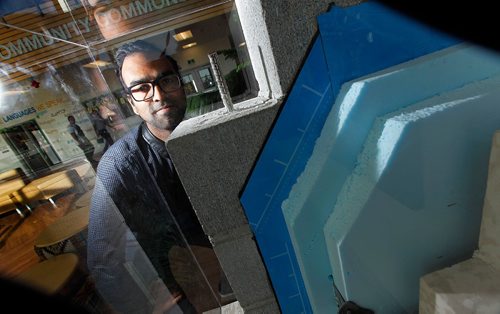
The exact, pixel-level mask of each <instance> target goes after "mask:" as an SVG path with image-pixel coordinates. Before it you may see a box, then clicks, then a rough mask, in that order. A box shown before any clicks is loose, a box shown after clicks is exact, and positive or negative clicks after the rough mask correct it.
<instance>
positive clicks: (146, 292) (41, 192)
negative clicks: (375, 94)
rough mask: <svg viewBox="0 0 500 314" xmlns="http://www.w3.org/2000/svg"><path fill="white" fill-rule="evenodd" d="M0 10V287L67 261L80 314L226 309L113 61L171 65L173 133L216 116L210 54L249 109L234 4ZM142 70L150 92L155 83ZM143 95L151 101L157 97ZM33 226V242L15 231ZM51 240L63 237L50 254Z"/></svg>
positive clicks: (20, 5)
mask: <svg viewBox="0 0 500 314" xmlns="http://www.w3.org/2000/svg"><path fill="white" fill-rule="evenodd" d="M0 11H1V14H2V16H3V19H2V21H0V69H1V71H2V73H1V75H0V101H1V104H2V106H0V152H1V155H0V156H1V157H0V178H6V179H0V193H2V194H0V201H2V200H3V201H4V202H5V204H4V205H0V226H2V227H1V228H2V229H0V234H2V235H3V237H2V239H1V240H2V241H4V242H2V243H5V245H4V247H3V251H2V252H1V254H2V256H6V257H8V258H2V262H0V275H2V276H4V277H8V278H14V277H16V278H17V277H18V276H21V277H23V276H26V277H27V278H28V279H27V280H28V281H29V280H33V278H30V276H31V273H30V270H32V269H37V267H43V266H44V265H46V263H45V262H46V261H50V262H56V263H68V265H69V266H68V267H70V266H71V265H72V264H71V263H72V261H73V257H72V256H71V255H70V256H69V257H68V255H64V254H67V253H74V254H76V257H77V260H78V263H79V264H80V265H82V266H83V271H84V278H85V280H86V283H87V284H86V285H85V287H86V289H88V290H81V289H76V290H78V291H76V290H75V291H73V290H71V289H69V290H68V291H70V290H71V291H73V292H72V293H70V294H68V295H67V296H68V297H69V298H72V299H73V300H74V301H76V303H77V304H80V305H83V306H85V307H90V308H91V309H92V310H96V311H105V310H106V309H110V308H111V309H115V310H119V311H124V312H129V311H134V310H141V311H144V312H153V311H154V310H158V309H159V308H162V307H165V308H164V310H165V309H166V308H168V306H169V304H171V305H170V306H171V307H172V308H176V309H178V310H180V311H182V312H189V310H190V309H191V310H192V309H194V310H195V311H196V312H203V311H206V310H210V309H216V308H218V307H219V306H220V304H223V303H225V302H229V300H232V298H231V297H230V298H229V299H227V298H226V299H223V298H222V297H221V295H227V294H228V292H229V295H230V294H231V289H230V288H229V289H222V290H221V288H220V285H222V287H224V286H227V285H228V283H227V280H226V279H225V276H224V274H223V272H222V270H221V267H220V266H219V263H218V260H217V258H216V256H215V254H214V252H213V250H212V248H211V245H210V242H209V241H208V239H207V238H206V236H205V234H204V232H203V230H202V229H201V226H200V225H199V223H198V220H197V218H196V215H195V214H194V211H193V209H192V207H191V205H190V204H189V201H188V200H187V197H186V196H185V193H184V191H183V188H182V185H180V182H179V179H178V176H177V174H176V172H175V169H173V168H172V167H171V164H170V163H171V162H170V159H169V157H168V154H167V155H165V152H164V151H163V150H161V149H159V150H157V149H156V147H164V145H163V143H162V142H161V141H162V140H163V138H162V139H159V137H161V136H160V135H158V133H155V132H154V131H151V134H152V135H151V136H152V137H151V138H148V139H146V138H145V136H146V135H144V134H143V132H147V131H145V130H150V128H151V129H154V128H156V126H154V125H153V124H147V125H146V124H145V123H144V120H146V121H148V120H147V119H146V116H145V114H147V112H146V111H144V110H143V109H144V107H142V106H141V104H140V103H134V102H133V101H131V99H130V97H129V95H128V94H127V87H129V86H130V83H131V80H128V79H127V80H125V81H124V77H123V76H119V75H117V70H124V69H121V68H119V67H118V62H117V58H116V52H117V50H118V49H119V48H120V47H121V46H123V45H124V44H126V43H130V42H133V41H136V40H142V41H144V42H146V43H147V44H148V45H152V46H153V47H154V48H156V49H157V50H159V51H164V52H165V53H166V54H167V55H169V56H171V57H172V58H173V60H175V61H176V64H177V66H178V69H174V72H177V75H178V76H179V77H180V78H181V80H182V82H183V89H182V88H181V89H180V90H184V91H185V94H186V96H185V99H184V100H183V101H184V102H185V103H186V107H187V111H186V114H185V115H184V116H182V115H180V118H181V120H182V119H189V118H190V117H193V116H196V115H199V114H202V113H205V112H207V111H211V110H215V109H218V108H221V107H222V103H221V102H220V96H219V93H218V90H217V88H216V86H215V82H214V78H213V76H212V75H211V71H210V69H209V67H210V65H209V61H208V57H207V55H208V54H209V53H211V52H213V51H220V53H221V56H222V55H223V54H224V51H227V50H233V51H234V52H235V54H232V55H231V56H230V57H228V58H225V57H221V63H222V64H221V65H222V68H223V74H224V75H225V76H226V78H228V77H229V76H231V75H232V74H231V73H233V72H234V71H240V72H241V73H243V72H244V73H245V74H243V76H242V77H241V80H240V82H239V83H238V84H239V86H244V88H243V89H240V90H239V92H238V93H237V94H234V96H235V97H237V98H236V100H238V99H241V100H242V99H246V98H250V97H254V96H255V95H256V92H257V88H256V86H257V85H256V83H255V79H254V78H253V74H252V69H251V65H250V63H249V59H248V54H247V53H246V51H244V50H241V49H240V47H239V46H238V45H239V44H240V43H241V42H244V38H243V35H242V32H241V27H240V25H239V20H238V15H237V12H236V10H235V9H234V3H233V2H232V1H194V0H186V1H181V0H165V1H163V0H161V1H149V0H140V1H96V0H85V1H83V0H82V1H79V0H60V1H59V0H58V1H44V0H40V1H34V2H33V1H2V3H1V4H0ZM158 55H159V54H158ZM136 70H137V69H136ZM149 70H151V72H150V73H149V74H148V80H150V81H151V82H153V83H155V82H156V81H155V80H156V79H157V78H158V77H160V76H161V75H163V73H160V72H161V71H160V72H155V71H154V70H155V69H151V68H150V69H149ZM127 73H129V74H130V72H127ZM134 73H135V74H137V73H138V72H137V71H135V72H134ZM135 74H133V75H135ZM134 79H135V78H134ZM228 83H229V84H230V85H231V84H233V83H231V79H230V78H229V79H228ZM155 87H156V88H155V89H154V90H155V95H154V96H153V97H159V95H161V97H163V96H164V95H163V92H162V91H161V90H160V89H159V88H158V86H155ZM174 92H175V93H177V92H178V93H181V92H180V91H174ZM168 111H169V110H167V109H165V108H157V109H156V110H155V113H154V114H156V112H163V113H164V112H168ZM154 114H152V115H154ZM160 133H161V132H160ZM158 136H159V137H158ZM130 138H134V139H135V140H136V142H135V144H134V145H135V146H134V145H132V144H130V143H129V142H127V141H128V140H129V139H130ZM149 140H152V141H156V140H158V141H159V142H149ZM118 142H119V143H118ZM124 143H128V144H127V145H128V146H127V145H125V144H124ZM155 143H156V144H158V143H160V145H159V146H155V145H156V144H155ZM131 145H132V146H133V148H131V147H132V146H131ZM139 147H140V148H139ZM144 148H145V149H144ZM122 149H129V150H127V151H123V150H122ZM126 156H127V157H126ZM132 156H133V157H132ZM125 157H126V158H125ZM127 158H128V159H127ZM130 158H131V159H130ZM125 159H126V160H125ZM167 170H168V171H167ZM137 174H140V175H139V176H137V177H136V175H137ZM158 174H162V175H158ZM118 181H119V182H118ZM1 197H3V199H2V198H1ZM0 204H3V203H1V202H0ZM145 213H147V214H145ZM34 221H36V222H37V224H36V225H35V226H36V228H35V229H36V230H32V229H30V230H27V229H26V228H27V227H28V226H31V225H32V223H33V222H34ZM82 224H83V225H82ZM3 226H5V229H3V228H4V227H3ZM74 226H77V227H74ZM54 230H70V231H68V232H69V233H66V234H64V235H60V233H57V232H56V234H57V235H58V236H60V237H59V238H58V239H56V240H57V241H54V242H51V241H52V240H51V239H50V236H48V234H49V235H51V234H53V233H52V232H53V231H54ZM27 232H29V236H27V235H26V233H27ZM19 243H23V245H22V248H20V247H19V246H18V245H16V244H19ZM54 243H57V245H56V244H54ZM34 247H36V250H34V249H33V248H34ZM63 253H64V254H63ZM60 256H64V257H62V258H59V257H60ZM55 257H58V258H57V259H54V258H55ZM21 260H22V262H20V261H21ZM40 264H41V266H40ZM23 278H24V279H25V280H26V278H25V277H23ZM42 282H47V281H46V280H45V281H43V280H42ZM80 287H81V286H80ZM45 288H46V287H45ZM178 293H180V296H181V298H180V299H177V296H178ZM176 302H177V303H176Z"/></svg>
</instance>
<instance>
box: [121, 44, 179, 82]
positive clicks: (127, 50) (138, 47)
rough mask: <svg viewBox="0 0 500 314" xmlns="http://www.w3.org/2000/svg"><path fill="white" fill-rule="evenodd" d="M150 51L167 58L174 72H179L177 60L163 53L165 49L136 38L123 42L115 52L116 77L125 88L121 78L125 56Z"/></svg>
mask: <svg viewBox="0 0 500 314" xmlns="http://www.w3.org/2000/svg"><path fill="white" fill-rule="evenodd" d="M150 52H157V53H158V57H159V58H165V59H167V60H168V61H169V62H170V63H171V64H172V66H173V67H174V71H175V73H177V74H179V65H178V64H177V61H175V60H174V58H172V57H171V56H169V55H167V54H166V53H165V50H163V51H162V50H160V49H158V48H157V47H156V46H155V45H153V44H150V43H148V42H146V41H144V40H136V41H134V42H130V43H126V44H124V45H123V46H121V47H120V48H118V50H117V51H116V53H115V61H116V64H117V65H118V68H117V69H116V75H118V78H119V79H120V82H121V83H122V86H123V87H124V88H125V89H126V88H127V86H126V85H125V83H124V82H123V79H122V66H123V61H124V60H125V58H126V57H127V56H129V55H131V54H134V53H150Z"/></svg>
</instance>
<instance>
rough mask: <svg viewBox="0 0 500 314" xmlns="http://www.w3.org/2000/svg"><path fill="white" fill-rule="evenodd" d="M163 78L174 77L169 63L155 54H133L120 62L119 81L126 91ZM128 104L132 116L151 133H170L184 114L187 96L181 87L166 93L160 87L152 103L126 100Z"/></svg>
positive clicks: (131, 99)
mask: <svg viewBox="0 0 500 314" xmlns="http://www.w3.org/2000/svg"><path fill="white" fill-rule="evenodd" d="M166 74H177V73H175V69H174V67H173V65H172V64H171V63H170V61H169V60H167V59H166V58H164V57H159V56H158V54H157V53H154V54H148V53H142V52H141V53H134V54H131V55H129V56H127V57H126V58H125V60H124V61H123V65H122V79H123V82H124V83H125V85H126V86H127V87H130V86H132V85H135V84H137V83H143V82H150V81H154V80H155V79H156V78H158V77H159V76H163V75H166ZM129 101H130V102H131V104H132V109H133V110H134V112H135V113H136V114H137V115H139V116H140V117H141V118H142V119H143V120H144V121H145V122H146V124H147V125H148V127H149V128H150V129H151V128H156V129H158V130H161V131H163V130H168V131H173V130H174V128H175V127H176V126H177V125H178V124H179V123H180V122H181V121H182V119H183V118H184V113H185V112H186V95H185V94H184V89H183V88H182V87H180V88H179V89H177V90H174V91H171V92H168V93H165V92H163V91H162V90H161V88H160V87H159V86H155V87H154V97H153V98H152V99H150V100H146V101H136V100H134V99H133V98H132V97H130V96H129Z"/></svg>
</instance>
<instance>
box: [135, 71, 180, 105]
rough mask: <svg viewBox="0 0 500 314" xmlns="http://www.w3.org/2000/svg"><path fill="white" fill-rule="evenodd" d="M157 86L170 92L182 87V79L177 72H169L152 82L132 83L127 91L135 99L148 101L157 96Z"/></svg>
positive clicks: (165, 91)
mask: <svg viewBox="0 0 500 314" xmlns="http://www.w3.org/2000/svg"><path fill="white" fill-rule="evenodd" d="M155 86H159V87H160V89H161V90H162V91H163V92H164V93H170V92H173V91H176V90H178V89H179V88H181V79H180V78H179V76H177V75H175V74H168V75H164V76H160V77H157V78H156V79H155V80H154V81H152V82H144V83H138V84H135V85H132V86H130V87H128V88H127V92H128V94H129V95H130V96H132V98H133V99H134V100H135V101H148V100H151V99H152V98H153V97H154V96H155Z"/></svg>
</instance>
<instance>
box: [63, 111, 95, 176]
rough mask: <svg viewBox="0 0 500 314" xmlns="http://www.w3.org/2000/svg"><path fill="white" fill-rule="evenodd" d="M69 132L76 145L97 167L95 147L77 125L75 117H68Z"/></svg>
mask: <svg viewBox="0 0 500 314" xmlns="http://www.w3.org/2000/svg"><path fill="white" fill-rule="evenodd" d="M68 122H69V125H68V132H69V134H70V135H71V137H72V138H73V139H74V140H75V141H76V144H77V145H78V147H80V149H81V150H82V151H83V153H84V154H85V157H86V158H87V160H88V161H89V162H90V163H91V164H92V167H94V166H95V161H94V150H95V147H94V145H93V144H92V143H91V142H90V141H89V139H88V138H87V137H86V136H85V133H83V131H82V128H80V126H79V125H78V124H76V120H75V117H74V116H68Z"/></svg>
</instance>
